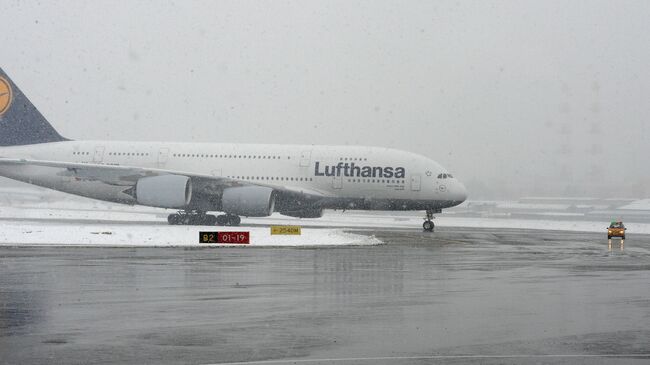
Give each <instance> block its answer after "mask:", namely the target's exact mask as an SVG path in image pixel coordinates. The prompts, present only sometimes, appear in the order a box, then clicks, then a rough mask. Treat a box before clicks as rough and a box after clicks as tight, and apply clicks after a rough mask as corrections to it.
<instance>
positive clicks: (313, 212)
mask: <svg viewBox="0 0 650 365" xmlns="http://www.w3.org/2000/svg"><path fill="white" fill-rule="evenodd" d="M280 214H282V215H288V216H289V217H296V218H320V217H322V216H323V208H305V209H300V210H283V211H280Z"/></svg>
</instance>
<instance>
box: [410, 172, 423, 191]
mask: <svg viewBox="0 0 650 365" xmlns="http://www.w3.org/2000/svg"><path fill="white" fill-rule="evenodd" d="M420 185H421V182H420V175H419V174H413V175H411V190H412V191H420Z"/></svg>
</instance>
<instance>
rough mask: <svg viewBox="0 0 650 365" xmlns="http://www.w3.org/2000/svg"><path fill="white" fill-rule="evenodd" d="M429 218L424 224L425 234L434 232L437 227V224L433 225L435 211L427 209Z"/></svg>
mask: <svg viewBox="0 0 650 365" xmlns="http://www.w3.org/2000/svg"><path fill="white" fill-rule="evenodd" d="M426 213H427V217H426V218H425V220H424V223H422V228H423V229H424V231H425V232H433V229H434V228H435V227H436V225H435V224H433V221H432V219H433V209H427V211H426Z"/></svg>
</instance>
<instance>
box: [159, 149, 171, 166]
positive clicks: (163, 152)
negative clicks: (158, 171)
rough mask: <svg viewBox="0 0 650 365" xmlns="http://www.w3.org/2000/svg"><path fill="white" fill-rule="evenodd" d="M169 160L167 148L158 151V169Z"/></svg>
mask: <svg viewBox="0 0 650 365" xmlns="http://www.w3.org/2000/svg"><path fill="white" fill-rule="evenodd" d="M168 158H169V148H161V149H160V150H158V167H163V166H165V164H166V163H167V159H168Z"/></svg>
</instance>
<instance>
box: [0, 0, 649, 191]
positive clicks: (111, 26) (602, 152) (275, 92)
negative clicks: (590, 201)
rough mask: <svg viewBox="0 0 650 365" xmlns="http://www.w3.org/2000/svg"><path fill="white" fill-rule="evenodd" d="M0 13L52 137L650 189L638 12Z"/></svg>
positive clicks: (23, 7)
mask: <svg viewBox="0 0 650 365" xmlns="http://www.w3.org/2000/svg"><path fill="white" fill-rule="evenodd" d="M2 3H3V4H2V7H1V8H2V12H1V13H0V19H1V21H0V30H1V32H0V40H1V44H2V47H0V48H1V50H0V62H1V65H2V67H3V68H4V69H5V71H6V72H7V73H8V74H10V75H11V76H12V78H13V79H14V81H15V82H16V83H17V84H18V86H19V87H21V89H22V90H23V91H24V92H25V93H26V94H27V95H28V97H30V99H31V100H32V102H33V103H34V104H35V105H36V106H37V107H38V108H39V109H40V110H41V111H42V112H43V114H44V115H45V116H46V117H47V118H48V119H49V120H50V121H51V122H52V124H53V125H54V126H55V128H57V129H58V130H59V132H60V133H61V134H62V135H64V136H66V137H68V138H72V139H111V140H163V141H201V142H249V143H297V144H303V143H304V144H362V145H377V146H387V147H394V148H399V149H406V150H410V151H413V152H417V153H421V154H423V155H427V156H429V157H431V158H433V159H434V160H437V161H438V162H440V163H442V164H443V165H445V166H446V167H447V168H448V169H449V170H450V171H452V172H455V173H456V175H457V176H458V177H460V178H461V180H463V181H465V182H466V183H467V185H468V187H469V188H470V194H472V191H471V190H472V187H474V188H475V189H476V190H478V191H479V195H481V194H484V195H485V194H486V195H489V194H487V193H485V192H486V191H488V192H489V191H490V190H491V191H493V192H499V191H503V192H508V193H509V194H513V195H543V194H546V195H548V194H556V195H582V194H599V195H603V196H625V195H630V194H629V192H630V191H634V192H635V194H636V195H639V194H644V193H650V171H649V169H648V167H647V163H646V160H647V157H648V155H649V153H648V152H650V147H649V145H648V139H649V138H648V137H650V130H649V128H648V126H647V120H648V116H649V115H650V113H649V112H650V103H649V102H648V95H650V72H649V71H648V65H650V26H649V25H648V24H649V23H648V19H650V2H647V1H605V2H603V1H584V2H582V1H571V2H565V1H561V2H551V1H513V2H485V1H477V2H446V1H444V2H433V1H424V2H415V1H410V2H402V1H396V2H380V1H361V2H350V1H341V2H333V1H327V2H279V1H269V2H242V1H232V2H191V3H189V2H185V1H178V2H162V1H152V2H131V1H128V2H127V1H118V2H115V1H110V2H95V1H93V2H80V1H72V2H42V3H29V2H18V1H6V0H4V1H2ZM481 184H484V186H481ZM620 184H624V186H623V187H621V186H620Z"/></svg>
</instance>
